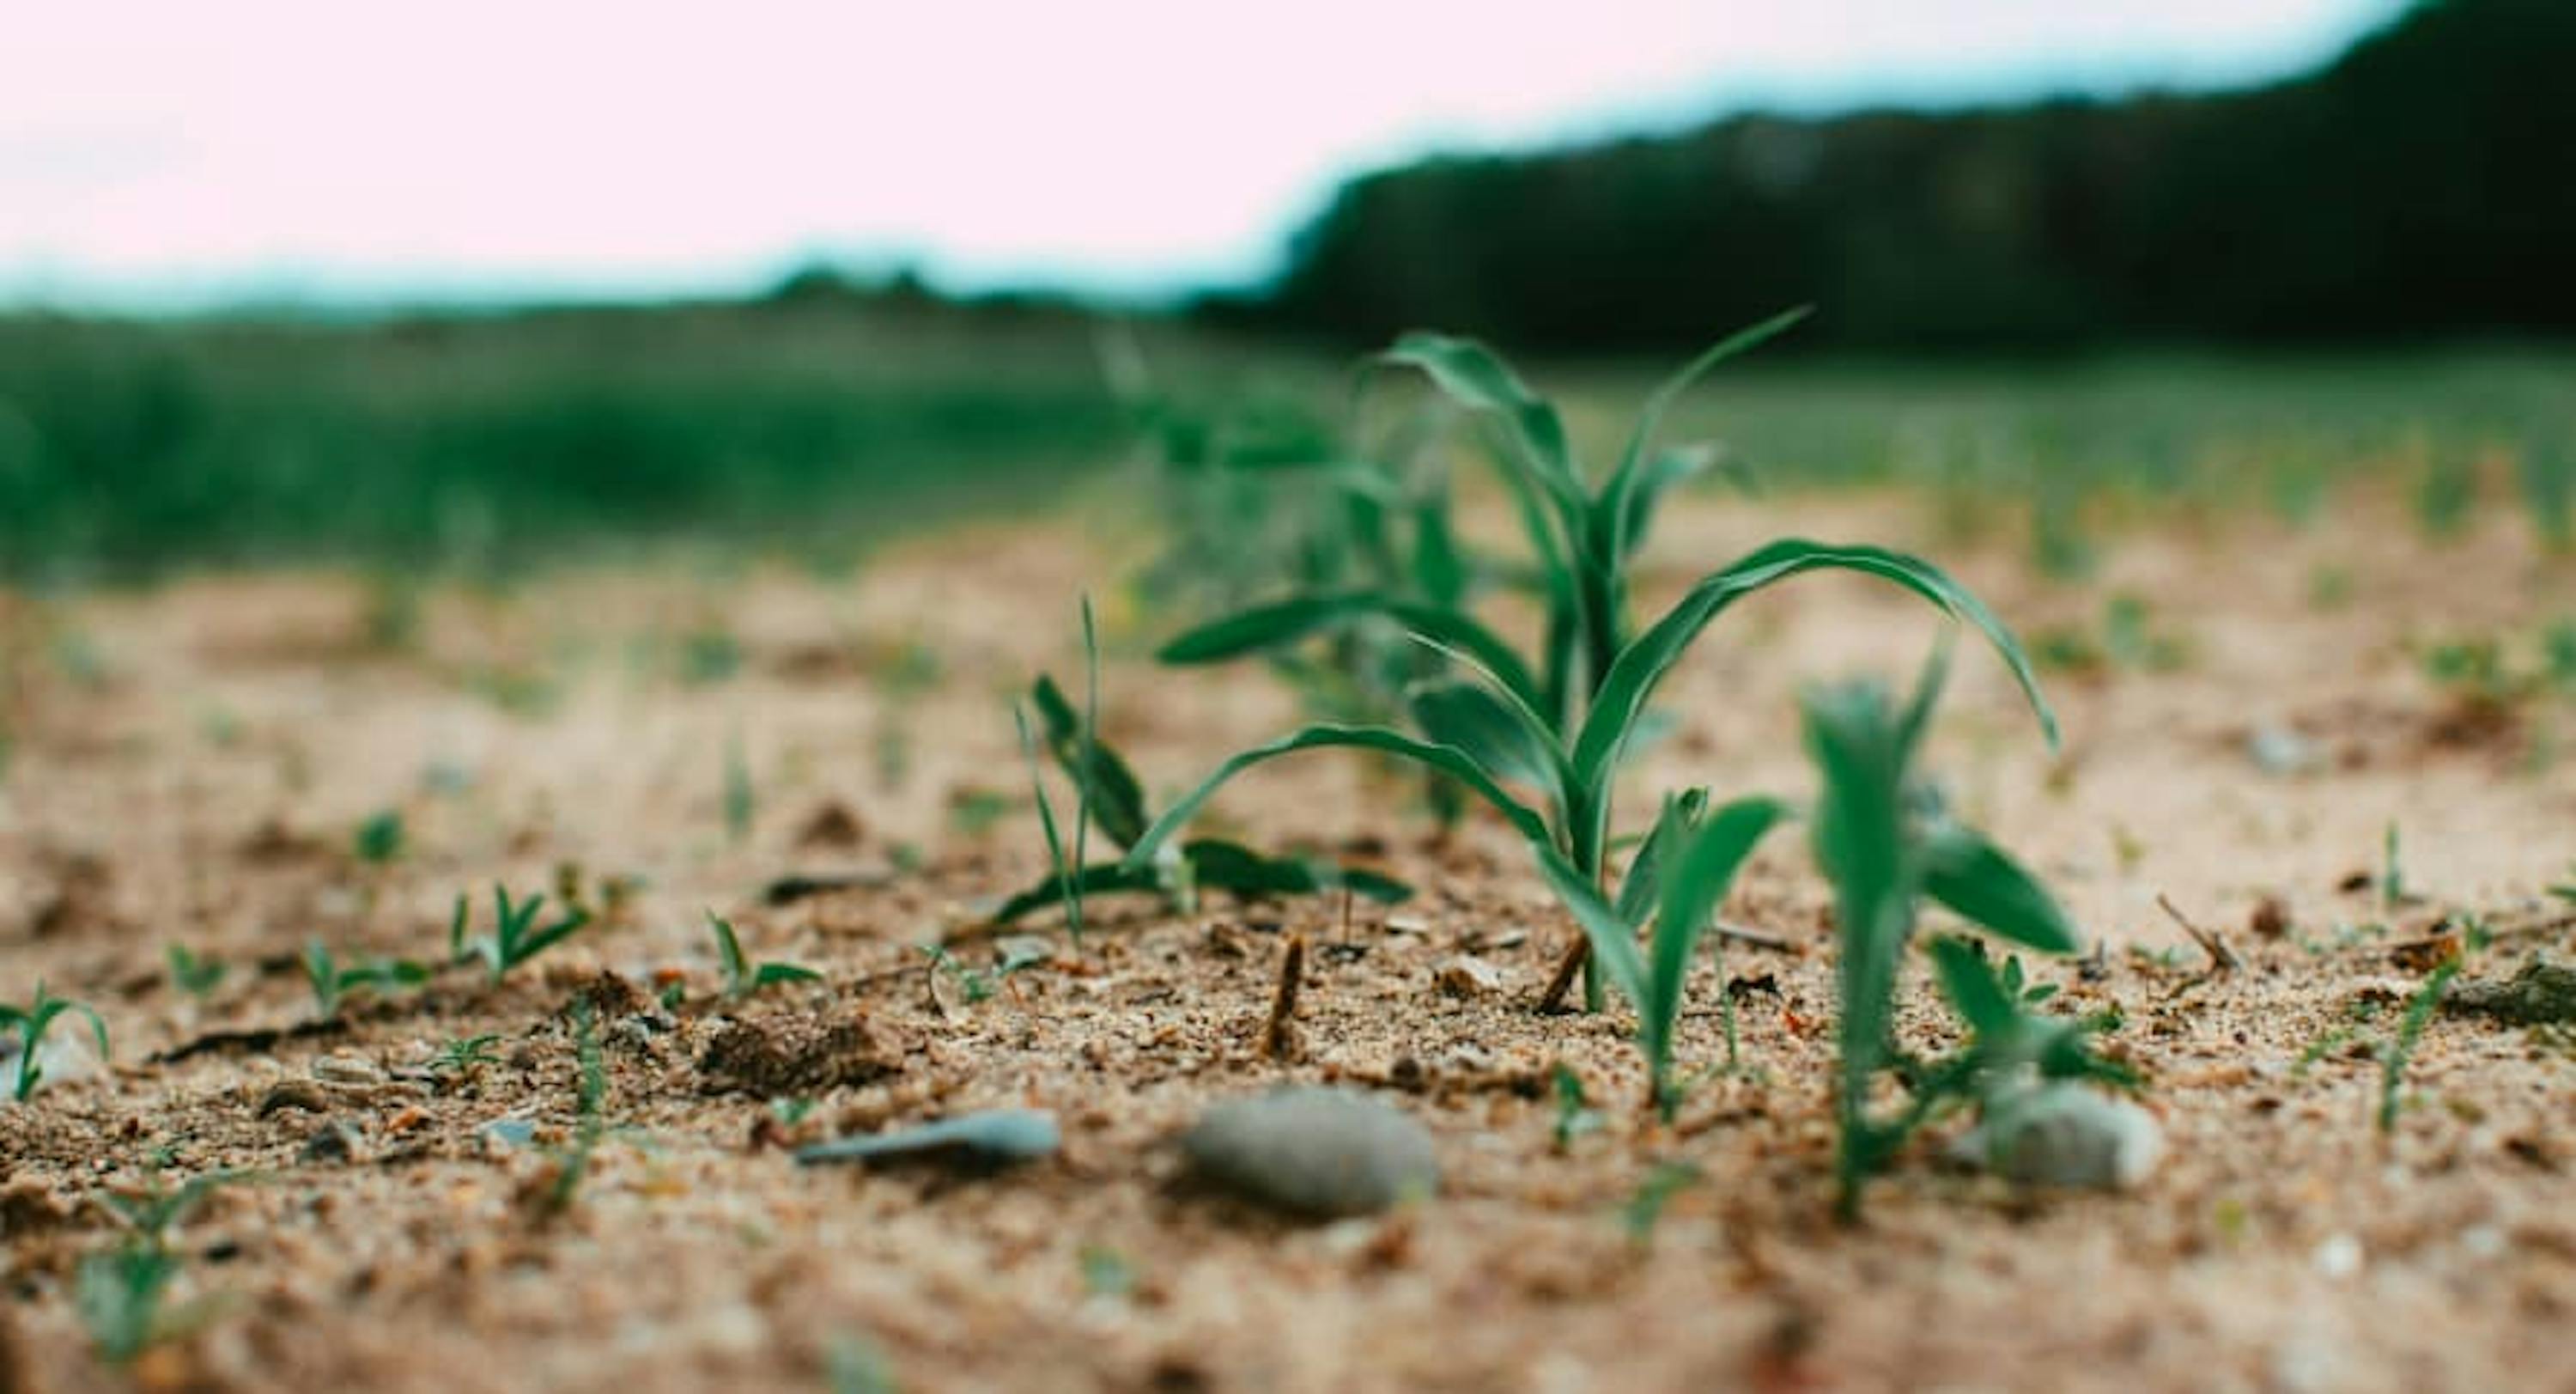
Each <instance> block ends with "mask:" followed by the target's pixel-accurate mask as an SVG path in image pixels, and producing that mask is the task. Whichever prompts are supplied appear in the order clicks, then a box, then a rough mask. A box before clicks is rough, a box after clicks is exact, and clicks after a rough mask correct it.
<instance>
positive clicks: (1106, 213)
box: [0, 0, 2402, 308]
mask: <svg viewBox="0 0 2576 1394" xmlns="http://www.w3.org/2000/svg"><path fill="white" fill-rule="evenodd" d="M2400 8H2402V0H1580V3H1578V2H1577V0H1557V2H1556V3H1550V4H1546V5H1539V4H1532V3H1523V2H1522V0H1414V2H1413V3H1407V0H1300V3H1298V4H1295V5H1293V6H1290V5H1280V4H1267V5H1260V6H1252V5H1245V4H1240V3H1234V4H1229V3H1224V0H1021V2H1020V3H997V2H996V0H918V2H917V3H904V4H893V3H883V2H882V0H862V2H861V3H845V4H831V5H827V4H788V3H776V2H775V0H727V3H724V4H720V5H692V6H685V7H683V6H676V5H673V6H655V5H651V4H646V3H643V2H642V0H617V2H616V3H600V2H598V0H581V2H580V3H555V4H544V3H537V0H516V2H515V3H485V2H484V0H453V2H452V3H445V4H440V5H435V6H430V5H413V6H393V5H372V4H362V3H349V0H331V3H327V4H291V3H283V0H233V3H225V4H201V3H194V2H193V0H168V3H163V4H149V5H146V4H135V3H123V2H121V0H0V303H8V302H18V303H24V302H31V301H32V302H39V303H53V304H65V305H127V306H136V307H144V308H186V307H189V306H192V305H197V304H203V303H209V302H216V301H224V300H231V299H237V298H241V297H245V296H256V297H264V298H278V297H290V296H291V297H303V298H311V299H318V300H326V301H327V300H333V299H348V300H357V301H362V302H366V301H380V300H385V299H397V300H407V299H438V298H463V299H478V298H485V299H497V298H510V297H513V296H519V295H527V294H547V295H569V296H587V295H620V294H660V293H674V292H680V293H687V292H699V291H716V292H732V291H738V290H743V289H748V288H751V287H755V286H759V285H763V284H766V283H767V282H769V281H771V280H773V279H774V278H775V277H777V276H778V275H779V274H781V273H782V272H783V271H784V270H785V269H787V268H788V267H790V266H792V265H794V264H797V263H799V262H801V261H804V260H808V259H811V258H812V257H815V256H818V255H833V256H839V257H844V258H846V259H848V260H851V261H853V262H856V263H859V264H863V265H865V264H876V265H885V264H891V263H892V262H893V261H895V260H897V259H908V260H912V261H916V262H918V263H919V264H920V265H921V266H922V267H923V268H924V269H926V270H927V271H928V272H929V273H930V274H931V276H932V278H933V279H934V280H935V281H937V282H939V283H941V284H943V285H947V286H950V287H953V288H975V287H989V286H994V285H1004V284H1023V283H1050V284H1067V285H1074V286H1077V287H1081V288H1088V289H1094V290H1104V291H1110V292H1135V293H1147V294H1150V293H1154V292H1157V291H1166V290H1172V289H1178V288H1185V287H1189V286H1193V285H1201V284H1207V283H1212V282H1242V281H1248V280H1250V279H1253V278H1257V277H1259V276H1261V275H1264V274H1266V273H1267V272H1268V271H1270V270H1271V269H1272V268H1273V267H1274V266H1275V264H1276V259H1277V257H1278V254H1279V252H1280V250H1281V248H1282V246H1283V244H1284V242H1285V239H1286V236H1287V234H1288V233H1289V231H1290V230H1291V229H1292V228H1293V227H1294V226H1295V225H1297V224H1298V223H1299V222H1301V221H1303V220H1304V219H1305V218H1306V217H1308V216H1310V215H1311V214H1312V213H1313V212H1315V211H1316V210H1317V209H1318V208H1319V207H1320V206H1321V204H1322V202H1323V200H1324V198H1325V197H1326V196H1327V194H1328V193H1329V192H1330V190H1331V188H1332V186H1333V184H1334V183H1335V181H1336V180H1337V179H1338V178H1339V177H1340V176H1342V175H1344V174H1347V173H1349V172H1352V171H1354V170H1356V169H1359V168H1364V167H1367V166H1370V165H1374V164H1379V163H1384V162H1388V161H1393V160H1399V159H1402V158H1405V157H1409V156H1412V155H1417V154H1420V153H1424V152H1426V151H1431V150H1463V149H1485V148H1495V147H1510V146H1518V145H1525V144H1529V143H1533V142H1537V141H1541V140H1545V139H1549V138H1556V137H1564V136H1569V135H1573V136H1581V135H1595V134H1603V133H1611V132H1618V131H1625V130H1629V129H1669V128H1673V127H1678V126H1683V125H1687V124H1690V123H1691V122H1693V121H1696V120H1699V119H1704V118H1707V117H1710V116H1714V115H1718V114H1722V113H1724V112H1728V111H1733V110H1740V109H1743V108H1744V107H1746V106H1750V105H1764V104H1768V105H1773V106H1781V105H1787V106H1794V107H1797V108H1799V109H1810V110H1822V109H1831V108H1834V107H1838V106H1846V105H1851V104H1855V103H1858V102H1863V101H1878V100H1917V101H1933V102H1958V101H1966V100H1977V99H1984V98H1990V97H2022V96H2030V95H2036V94H2038V93H2041V92H2048V91H2060V90H2084V91H2095V92H2107V91H2118V90H2123V89H2127V88H2132V87H2136V86H2139V85H2182V86H2209V85H2215V84H2224V83H2231V82H2238V81H2244V80H2249V79H2259V78H2264V77H2269V76H2273V75H2276V74H2279V73H2284V72H2289V71H2295V70H2297V69H2299V68H2302V67H2305V66H2307V65H2309V64H2311V63H2313V62H2315V61H2317V60H2319V59H2321V58H2323V57H2325V56H2327V55H2329V54H2331V53H2333V52H2334V51H2336V50H2337V49H2338V48H2340V47H2341V46H2342V45H2343V44H2345V43H2346V42H2349V41H2350V40H2351V39H2352V38H2353V37H2354V36H2356V35H2358V34H2360V33H2362V32H2364V31H2366V30H2367V29H2369V28H2370V27H2372V26H2374V25H2376V24H2378V23H2381V22H2384V21H2385V20H2386V19H2387V18H2389V17H2390V16H2392V15H2393V14H2395V13H2397V12H2398V10H2399V9H2400ZM398 11H399V13H398Z"/></svg>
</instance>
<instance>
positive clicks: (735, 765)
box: [724, 731, 756, 847]
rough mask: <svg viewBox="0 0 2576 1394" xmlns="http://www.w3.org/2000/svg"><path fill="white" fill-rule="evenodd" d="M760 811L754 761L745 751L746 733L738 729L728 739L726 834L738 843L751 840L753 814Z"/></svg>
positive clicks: (726, 751)
mask: <svg viewBox="0 0 2576 1394" xmlns="http://www.w3.org/2000/svg"><path fill="white" fill-rule="evenodd" d="M755 812H756V807H755V803H754V800H753V796H752V789H751V760H750V758H749V757H748V756H746V755H745V754H744V753H743V748H742V732H740V731H735V732H734V733H732V734H731V735H730V736H728V737H726V739H725V762H724V820H725V837H726V839H727V840H729V841H731V842H732V843H733V844H734V845H735V846H737V847H739V846H741V845H742V844H744V843H746V842H748V841H750V840H751V822H752V816H753V814H754V813H755Z"/></svg>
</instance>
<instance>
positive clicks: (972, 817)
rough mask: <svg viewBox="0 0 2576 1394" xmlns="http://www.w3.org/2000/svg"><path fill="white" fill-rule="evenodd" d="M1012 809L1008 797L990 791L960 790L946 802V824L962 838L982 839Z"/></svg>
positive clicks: (1008, 814)
mask: <svg viewBox="0 0 2576 1394" xmlns="http://www.w3.org/2000/svg"><path fill="white" fill-rule="evenodd" d="M1013 807H1015V805H1014V804H1013V802H1012V800H1011V799H1010V797H1009V796H1008V795H1005V794H997V793H995V792H993V791H992V790H990V789H967V790H962V791H960V792H959V793H958V794H957V795H956V796H955V797H954V798H951V799H950V800H949V801H948V822H949V825H950V826H952V827H954V828H956V829H957V831H958V832H959V833H961V834H963V835H964V836H967V837H982V836H983V835H984V834H986V833H988V832H991V831H992V829H993V825H994V824H996V823H999V822H1000V821H1002V820H1003V819H1004V818H1006V817H1008V816H1010V812H1011V809H1012V808H1013Z"/></svg>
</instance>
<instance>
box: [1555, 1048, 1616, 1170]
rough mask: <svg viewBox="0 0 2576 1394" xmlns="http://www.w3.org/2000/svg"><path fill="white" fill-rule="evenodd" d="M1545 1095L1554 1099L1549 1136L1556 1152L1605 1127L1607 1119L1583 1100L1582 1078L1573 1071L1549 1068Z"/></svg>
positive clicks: (1562, 1068)
mask: <svg viewBox="0 0 2576 1394" xmlns="http://www.w3.org/2000/svg"><path fill="white" fill-rule="evenodd" d="M1548 1092H1549V1093H1550V1094H1551V1095H1553V1096H1554V1097H1555V1100H1556V1122H1555V1125H1554V1126H1553V1127H1551V1128H1550V1129H1549V1135H1550V1136H1551V1137H1553V1138H1554V1139H1555V1140H1556V1150H1557V1151H1559V1152H1562V1151H1564V1150H1565V1149H1567V1148H1569V1147H1572V1146H1573V1145H1574V1140H1575V1139H1576V1138H1579V1137H1582V1136H1583V1135H1585V1134H1586V1133H1597V1132H1599V1131H1601V1129H1602V1128H1603V1127H1604V1126H1606V1125H1607V1122H1608V1120H1606V1119H1604V1118H1603V1117H1602V1116H1601V1113H1600V1111H1599V1110H1598V1109H1595V1108H1593V1107H1591V1106H1590V1105H1589V1103H1587V1102H1586V1100H1585V1099H1584V1097H1583V1077H1582V1076H1581V1075H1578V1074H1576V1073H1575V1072H1574V1071H1572V1070H1569V1069H1567V1068H1566V1067H1565V1066H1563V1065H1561V1064H1560V1065H1557V1066H1555V1067H1554V1068H1552V1069H1550V1070H1549V1071H1548Z"/></svg>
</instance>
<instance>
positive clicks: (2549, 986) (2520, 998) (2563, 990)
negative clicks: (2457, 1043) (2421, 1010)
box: [2442, 955, 2576, 1026]
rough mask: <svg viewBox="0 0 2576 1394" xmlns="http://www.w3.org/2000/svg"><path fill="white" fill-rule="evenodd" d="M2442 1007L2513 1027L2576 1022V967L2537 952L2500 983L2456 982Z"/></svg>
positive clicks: (2446, 994) (2445, 995)
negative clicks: (2550, 959) (2537, 954)
mask: <svg viewBox="0 0 2576 1394" xmlns="http://www.w3.org/2000/svg"><path fill="white" fill-rule="evenodd" d="M2442 1009H2443V1010H2444V1011H2448V1012H2453V1013H2456V1014H2459V1015H2462V1016H2483V1017H2487V1018H2490V1019H2492V1020H2496V1021H2501V1022H2505V1023H2507V1024H2508V1025H2513V1026H2547V1025H2551V1024H2554V1023H2559V1022H2565V1021H2576V968H2570V967H2568V966H2567V965H2565V964H2563V963H2553V962H2551V961H2549V960H2548V959H2545V958H2541V957H2538V956H2536V955H2535V956H2534V957H2532V958H2531V959H2529V960H2527V961H2525V962H2524V963H2523V965H2522V967H2521V968H2520V969H2518V970H2516V971H2515V973H2514V975H2513V976H2512V977H2510V978H2507V979H2506V980H2504V981H2503V982H2501V983H2498V982H2472V983H2453V984H2452V985H2451V988H2450V991H2448V992H2446V993H2444V994H2443V996H2442Z"/></svg>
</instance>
